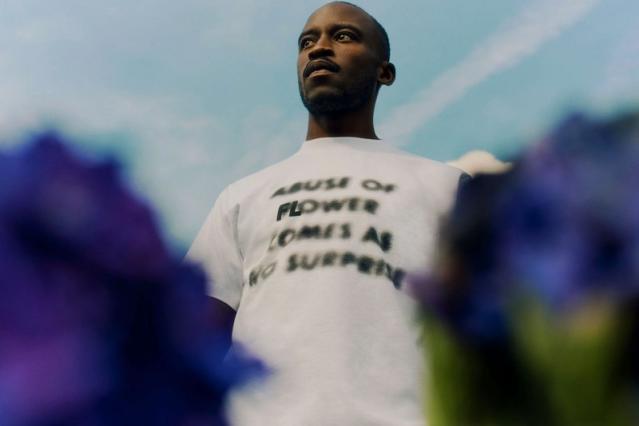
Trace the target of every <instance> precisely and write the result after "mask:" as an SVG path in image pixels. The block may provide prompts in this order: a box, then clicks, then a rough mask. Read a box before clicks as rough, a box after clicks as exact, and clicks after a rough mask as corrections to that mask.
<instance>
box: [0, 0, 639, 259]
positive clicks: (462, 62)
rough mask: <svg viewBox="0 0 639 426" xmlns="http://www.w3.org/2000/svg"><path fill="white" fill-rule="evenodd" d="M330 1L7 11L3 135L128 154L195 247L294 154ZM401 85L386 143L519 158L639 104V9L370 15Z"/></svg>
mask: <svg viewBox="0 0 639 426" xmlns="http://www.w3.org/2000/svg"><path fill="white" fill-rule="evenodd" d="M321 4H323V2H320V1H306V0H281V1H271V2H264V1H258V0H236V1H219V0H209V1H205V0H182V1H180V2H175V1H159V0H156V1H150V0H137V1H135V2H130V1H124V0H110V1H108V2H96V1H86V0H84V1H80V0H56V1H47V0H0V75H1V76H2V79H1V80H0V99H1V100H0V135H1V136H2V140H3V141H4V142H3V143H4V144H8V143H10V142H9V141H12V140H16V138H17V136H18V135H20V134H22V133H23V132H24V131H28V130H32V129H36V128H41V127H43V126H46V125H55V126H57V127H59V128H61V129H63V130H64V131H66V132H67V133H69V134H71V135H73V136H75V137H76V138H77V140H78V141H79V143H80V144H81V145H82V146H83V148H85V149H87V150H89V151H91V152H97V153H110V154H115V155H117V156H118V157H120V158H121V159H122V161H123V162H124V164H125V166H126V171H127V174H128V176H129V178H130V180H131V182H132V183H133V184H134V185H135V187H136V188H137V189H138V191H140V192H141V193H143V194H144V196H145V197H147V198H148V199H150V201H151V202H152V204H153V205H154V206H155V207H156V208H157V210H158V213H159V215H160V218H161V220H162V222H163V224H164V227H165V229H166V230H167V233H168V234H169V237H170V238H171V239H172V240H173V241H174V242H175V243H176V244H177V246H178V247H179V250H183V249H185V248H186V247H187V245H188V244H189V242H190V240H191V239H192V238H193V237H194V235H195V233H196V232H197V229H198V228H199V226H200V224H201V223H202V221H203V220H204V217H205V215H206V214H207V212H208V210H209V208H210V207H211V205H212V203H213V201H214V200H215V198H216V196H217V194H219V192H220V191H221V190H222V189H223V187H224V186H226V185H227V184H229V183H230V182H232V181H234V180H236V179H238V178H240V177H242V176H244V175H246V174H249V173H251V172H253V171H256V170H258V169H260V168H262V167H264V166H266V165H268V164H271V163H274V162H276V161H278V160H280V159H283V158H285V157H286V156H288V155H290V154H291V153H293V152H295V151H296V150H297V149H298V147H299V145H300V143H301V142H302V141H303V138H304V135H305V126H306V113H305V110H304V109H303V107H302V105H301V102H300V101H299V95H298V93H297V82H296V77H295V60H296V38H297V35H298V33H299V31H300V30H301V28H302V26H303V25H304V22H305V20H306V17H307V16H308V14H310V13H311V12H312V11H313V10H314V9H315V8H317V7H318V6H320V5H321ZM358 4H359V5H361V6H362V7H364V8H365V9H367V10H368V11H369V12H371V14H373V15H374V16H375V17H376V18H377V19H378V20H379V21H380V22H381V23H382V24H383V25H384V26H385V27H386V29H387V31H388V33H389V35H390V38H391V46H392V58H391V59H392V61H393V62H394V63H395V65H396V66H397V69H398V78H397V81H396V83H395V84H394V85H393V86H391V87H389V88H384V89H382V93H381V94H380V99H379V102H378V107H377V113H376V122H377V126H378V134H379V135H380V136H381V137H382V138H385V139H387V140H388V142H389V143H393V144H395V145H398V146H401V147H402V148H403V149H406V150H407V151H411V152H414V153H417V154H420V155H424V156H428V157H431V158H435V159H438V160H451V159H454V158H456V157H458V156H460V155H461V154H463V153H464V152H466V151H469V150H473V149H483V150H488V151H490V152H492V153H493V154H495V155H496V156H498V157H500V158H503V159H506V158H508V156H510V155H512V154H513V153H514V152H516V151H517V150H518V149H520V148H521V147H522V146H523V145H524V144H525V143H527V142H529V141H531V140H534V139H535V138H536V137H538V136H539V135H540V134H541V133H543V130H544V129H545V128H547V127H548V126H549V125H551V124H552V123H553V122H554V121H556V120H557V118H558V117H560V116H561V115H562V114H564V113H566V112H567V111H571V110H574V109H585V110H588V111H597V112H601V113H609V112H611V111H615V110H618V109H620V108H627V107H631V106H636V105H637V100H638V98H639V2H637V1H634V0H490V1H486V2H471V1H468V0H420V1H401V0H398V1H394V2H389V1H382V0H370V1H361V2H359V3H358Z"/></svg>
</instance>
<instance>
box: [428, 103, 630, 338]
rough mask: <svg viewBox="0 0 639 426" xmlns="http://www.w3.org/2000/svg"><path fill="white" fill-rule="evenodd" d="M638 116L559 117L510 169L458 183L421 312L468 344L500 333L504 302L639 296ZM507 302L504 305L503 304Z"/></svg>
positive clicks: (572, 302)
mask: <svg viewBox="0 0 639 426" xmlns="http://www.w3.org/2000/svg"><path fill="white" fill-rule="evenodd" d="M637 185H639V114H636V113H635V114H629V115H626V116H623V117H620V118H617V119H614V120H607V121H601V122H600V121H596V120H593V119H590V118H587V117H585V116H582V115H575V116H571V117H569V118H567V119H566V120H564V121H563V122H562V123H561V124H560V125H559V126H558V127H557V129H556V130H555V131H554V132H553V133H551V134H550V135H549V136H548V137H546V138H545V139H544V140H543V141H541V142H540V143H539V144H537V145H535V146H534V147H532V149H531V150H529V152H527V153H525V154H524V155H523V156H522V157H521V158H520V159H519V160H518V161H517V162H516V163H515V167H514V168H513V169H512V170H510V171H508V172H506V173H503V174H500V175H480V176H477V177H476V178H474V179H472V180H471V181H469V182H468V183H467V184H466V185H465V187H463V188H462V189H461V191H460V194H459V198H458V201H457V203H456V205H455V207H454V209H453V212H452V214H451V218H450V220H449V222H448V224H447V225H446V226H445V228H444V230H443V240H442V259H441V261H440V265H439V267H438V269H437V270H436V272H435V274H434V276H433V277H432V278H430V279H428V280H425V281H424V282H423V283H421V287H422V288H421V289H418V292H419V294H421V299H422V301H423V305H424V307H425V309H426V311H427V312H431V313H433V314H434V315H436V316H438V317H440V318H442V319H443V320H444V322H445V323H447V324H449V325H450V326H451V328H452V329H453V330H455V332H456V333H458V334H460V335H461V336H464V338H466V339H469V340H471V341H474V342H486V343H489V342H492V343H496V342H500V341H504V340H505V339H507V338H508V335H509V333H511V330H510V329H509V327H510V324H509V323H508V316H509V312H508V311H507V309H508V306H509V304H508V303H507V301H512V300H514V299H515V298H516V297H519V296H522V295H534V296H535V297H537V298H538V299H539V301H541V302H542V304H543V305H545V306H546V307H547V308H548V309H549V310H551V311H552V312H555V313H556V314H558V315H561V313H562V312H569V311H570V310H571V308H572V307H573V306H576V305H578V304H579V303H580V302H582V301H583V300H584V299H587V298H592V297H605V298H609V299H610V300H611V301H613V302H614V303H619V304H623V303H627V302H629V301H630V302H631V303H635V302H632V301H636V300H637V299H639V193H638V192H637V190H636V187H637ZM510 307H511V308H512V305H511V306H510Z"/></svg>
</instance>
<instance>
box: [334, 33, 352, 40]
mask: <svg viewBox="0 0 639 426" xmlns="http://www.w3.org/2000/svg"><path fill="white" fill-rule="evenodd" d="M335 40H337V41H353V40H355V36H354V35H353V34H351V33H349V32H345V31H340V32H339V33H337V34H335Z"/></svg>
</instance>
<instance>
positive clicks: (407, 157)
mask: <svg viewBox="0 0 639 426" xmlns="http://www.w3.org/2000/svg"><path fill="white" fill-rule="evenodd" d="M387 154H388V155H389V156H393V157H395V158H396V159H397V161H399V162H402V163H403V165H404V166H405V167H407V168H408V169H409V170H411V171H412V172H414V173H417V174H419V175H422V176H424V177H426V178H427V179H429V180H431V179H434V178H442V179H446V180H452V181H455V182H456V183H457V182H458V181H459V180H460V179H465V177H467V174H466V173H465V172H464V171H463V170H462V169H460V168H458V167H456V166H454V165H451V164H448V163H443V162H441V161H437V160H433V159H430V158H427V157H423V156H420V155H417V154H413V153H410V152H407V151H404V150H402V149H399V148H396V147H392V148H390V149H389V150H388V152H387Z"/></svg>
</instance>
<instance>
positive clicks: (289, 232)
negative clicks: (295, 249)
mask: <svg viewBox="0 0 639 426" xmlns="http://www.w3.org/2000/svg"><path fill="white" fill-rule="evenodd" d="M294 238H295V230H294V229H285V230H283V231H282V232H280V235H279V237H277V245H278V246H280V247H286V246H287V245H288V244H289V243H290V242H291V241H293V239H294Z"/></svg>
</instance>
